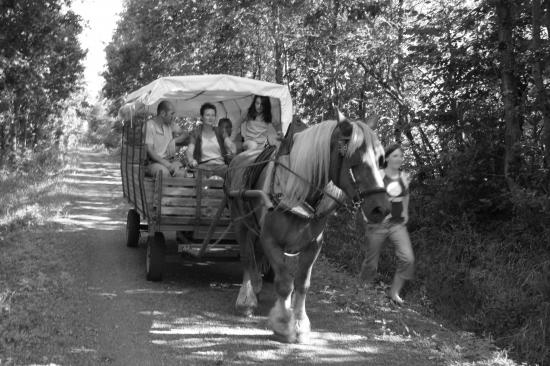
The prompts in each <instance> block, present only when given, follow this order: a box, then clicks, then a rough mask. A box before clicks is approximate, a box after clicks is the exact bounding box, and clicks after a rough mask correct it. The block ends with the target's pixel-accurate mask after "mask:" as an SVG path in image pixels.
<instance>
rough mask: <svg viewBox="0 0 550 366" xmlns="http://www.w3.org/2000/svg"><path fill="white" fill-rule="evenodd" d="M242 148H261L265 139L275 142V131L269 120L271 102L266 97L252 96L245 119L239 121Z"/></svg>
mask: <svg viewBox="0 0 550 366" xmlns="http://www.w3.org/2000/svg"><path fill="white" fill-rule="evenodd" d="M241 136H242V138H243V150H254V149H261V148H263V147H264V146H265V143H266V141H269V142H270V143H272V144H273V143H275V141H276V140H277V136H278V134H277V131H276V130H275V128H274V127H273V123H272V121H271V102H270V101H269V98H268V97H263V96H260V95H256V96H254V100H253V101H252V104H251V105H250V107H249V108H248V113H247V115H246V119H245V121H243V123H241Z"/></svg>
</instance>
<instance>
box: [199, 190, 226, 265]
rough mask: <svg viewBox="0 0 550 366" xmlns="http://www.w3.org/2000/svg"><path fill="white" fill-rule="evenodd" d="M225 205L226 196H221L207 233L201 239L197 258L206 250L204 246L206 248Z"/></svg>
mask: <svg viewBox="0 0 550 366" xmlns="http://www.w3.org/2000/svg"><path fill="white" fill-rule="evenodd" d="M226 205H227V196H223V199H222V201H221V204H220V207H218V211H217V212H216V215H215V216H214V221H212V223H211V224H210V227H209V228H208V233H207V234H206V237H205V238H204V240H203V241H202V247H201V250H200V251H199V258H202V256H203V255H204V253H205V252H206V248H208V244H209V243H210V239H212V236H213V235H214V230H216V226H217V225H218V221H219V220H220V217H221V216H222V212H223V210H224V208H225V206H226Z"/></svg>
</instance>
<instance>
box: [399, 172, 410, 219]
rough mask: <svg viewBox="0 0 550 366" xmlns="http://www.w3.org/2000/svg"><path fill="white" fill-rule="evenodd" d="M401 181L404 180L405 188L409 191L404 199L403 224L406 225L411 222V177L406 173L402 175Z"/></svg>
mask: <svg viewBox="0 0 550 366" xmlns="http://www.w3.org/2000/svg"><path fill="white" fill-rule="evenodd" d="M401 179H402V180H403V184H404V185H405V188H406V189H407V194H406V195H405V197H403V223H404V224H406V223H407V222H408V221H409V198H410V194H409V181H410V178H409V175H408V174H407V173H405V172H403V173H401Z"/></svg>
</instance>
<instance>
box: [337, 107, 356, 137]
mask: <svg viewBox="0 0 550 366" xmlns="http://www.w3.org/2000/svg"><path fill="white" fill-rule="evenodd" d="M336 111H337V112H338V119H337V121H338V127H339V128H340V131H342V135H343V136H345V137H350V136H351V133H352V131H353V126H352V125H351V123H349V121H348V118H347V117H346V116H344V115H343V114H342V112H340V110H339V109H336Z"/></svg>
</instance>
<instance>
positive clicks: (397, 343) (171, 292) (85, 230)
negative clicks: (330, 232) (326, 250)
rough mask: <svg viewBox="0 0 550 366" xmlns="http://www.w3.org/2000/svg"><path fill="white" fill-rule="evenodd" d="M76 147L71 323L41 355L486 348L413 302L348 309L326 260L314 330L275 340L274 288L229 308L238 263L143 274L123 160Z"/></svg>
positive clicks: (67, 312) (237, 356)
mask: <svg viewBox="0 0 550 366" xmlns="http://www.w3.org/2000/svg"><path fill="white" fill-rule="evenodd" d="M79 156H80V159H79V166H78V169H77V170H76V171H75V173H74V174H73V175H72V176H70V177H69V179H70V180H72V185H73V187H74V194H75V195H74V199H73V200H72V201H71V204H70V207H69V210H68V215H67V216H66V217H64V218H63V219H62V220H61V221H60V222H59V224H60V225H61V226H60V227H59V229H58V230H57V232H56V234H55V245H56V247H57V248H59V249H60V253H62V254H61V255H60V258H59V261H60V263H61V266H62V267H63V271H64V273H66V274H65V275H64V276H65V277H66V278H68V279H69V280H67V283H68V285H67V286H65V287H66V289H65V290H64V291H63V293H62V294H61V295H59V296H58V298H57V299H56V304H57V305H56V307H57V308H56V309H53V310H52V311H53V312H54V313H56V314H57V315H56V319H59V321H60V322H62V323H65V325H64V326H63V325H60V324H57V327H58V328H60V330H58V331H57V332H58V333H66V334H64V338H63V342H61V341H58V343H59V344H58V345H57V347H54V346H53V345H50V346H44V347H42V348H40V349H39V350H37V352H41V354H42V355H43V356H44V357H43V360H44V361H45V362H44V363H45V364H50V362H53V363H54V364H62V365H242V364H262V365H281V364H289V365H294V364H316V365H329V364H330V365H366V364H368V365H447V364H448V365H451V364H453V365H458V364H459V363H458V361H459V360H464V361H472V360H473V359H477V360H481V359H487V357H488V354H487V353H485V354H483V353H479V352H478V353H474V354H473V355H470V356H468V355H467V354H465V352H461V350H460V349H457V348H456V347H462V349H464V347H463V346H456V347H455V345H454V343H453V342H454V341H455V340H456V341H457V343H456V344H459V343H460V342H458V341H459V340H462V341H463V343H464V342H466V341H468V342H471V340H470V338H469V336H468V337H466V338H468V340H466V338H464V337H463V336H461V335H457V334H454V333H452V332H448V331H446V330H444V329H443V328H441V327H440V326H439V325H437V324H435V323H434V322H432V321H430V320H429V319H424V318H423V317H421V316H419V315H418V314H417V313H416V312H414V311H413V310H411V309H395V308H391V307H388V305H387V304H386V303H385V302H384V301H383V299H381V296H379V295H377V294H376V293H372V294H371V295H370V296H371V297H370V298H369V297H368V296H367V298H366V299H363V301H365V304H368V306H370V307H371V308H372V309H373V311H372V313H370V315H367V316H365V315H363V316H361V315H360V314H359V313H358V312H356V311H353V310H350V307H349V303H350V301H352V300H351V299H350V298H349V297H348V293H347V292H345V291H344V290H343V289H342V287H346V286H347V285H346V283H348V282H349V281H350V278H349V277H347V276H346V275H345V274H342V273H336V272H332V271H333V270H332V269H331V268H330V266H329V265H327V264H326V263H323V262H322V261H321V263H320V264H319V265H318V266H317V267H316V268H315V269H314V272H315V274H314V280H313V285H312V291H311V296H310V297H309V300H308V310H309V316H310V319H311V323H312V329H313V331H314V333H313V336H312V340H311V342H310V343H309V344H306V345H296V344H291V345H289V344H281V343H279V342H277V341H275V340H273V339H272V336H271V332H270V331H268V330H267V329H266V316H267V314H268V311H269V308H270V306H271V304H272V301H273V295H272V288H271V286H270V285H266V286H265V287H264V290H263V292H262V296H261V301H260V309H259V313H258V314H257V316H254V317H252V318H248V319H245V318H242V317H239V316H236V315H235V314H234V312H233V306H234V301H235V298H236V295H237V292H238V285H237V284H238V283H239V282H240V271H239V267H238V264H237V263H214V264H212V263H191V262H184V261H181V260H178V261H172V262H170V263H168V265H167V269H166V271H165V275H164V281H163V282H160V283H153V282H148V281H146V280H145V273H144V271H145V270H144V267H145V247H144V241H143V240H142V241H141V244H140V246H139V248H136V249H131V248H127V247H126V246H125V244H124V240H125V218H126V212H127V210H128V208H129V206H127V205H126V204H125V203H124V201H123V198H122V192H121V185H120V173H119V170H118V163H117V162H116V161H115V160H113V159H112V158H109V157H108V156H107V155H105V154H101V153H93V152H91V151H88V150H81V151H80V153H79ZM37 236H39V235H38V234H37ZM365 306H366V305H365ZM463 343H462V344H463ZM453 347H454V348H453ZM447 348H448V349H447ZM449 355H451V356H449ZM449 357H450V358H449ZM46 361H47V362H46ZM1 364H2V361H1V359H0V365H1ZM483 364H487V363H483Z"/></svg>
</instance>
